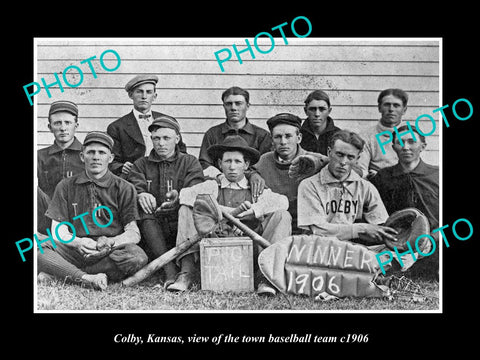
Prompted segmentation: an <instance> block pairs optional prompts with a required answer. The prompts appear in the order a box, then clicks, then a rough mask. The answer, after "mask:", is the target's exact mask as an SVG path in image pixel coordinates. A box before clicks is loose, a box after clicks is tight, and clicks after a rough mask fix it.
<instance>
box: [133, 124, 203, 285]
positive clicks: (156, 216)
mask: <svg viewBox="0 0 480 360" xmlns="http://www.w3.org/2000/svg"><path fill="white" fill-rule="evenodd" d="M148 131H150V133H151V141H152V143H153V149H152V150H151V152H150V154H149V155H148V156H146V157H142V158H140V159H138V160H136V161H135V162H134V163H133V166H132V168H131V170H130V173H129V174H128V178H127V180H128V181H129V182H131V183H132V184H133V185H135V189H136V190H137V193H138V204H139V205H140V211H139V212H140V219H141V220H140V222H139V227H140V231H141V234H142V238H143V241H142V243H141V244H142V246H144V247H145V250H146V253H147V254H148V255H149V258H150V260H153V259H156V258H157V257H159V256H160V255H162V254H163V253H165V252H166V251H167V250H168V249H170V248H172V247H173V246H175V239H176V237H177V221H178V192H179V191H180V190H181V189H182V188H184V187H190V186H193V185H196V184H198V183H201V182H203V180H204V179H203V170H202V167H201V165H200V162H199V161H198V160H197V159H196V158H195V157H194V156H193V155H189V154H185V153H183V152H181V151H180V149H179V147H178V143H179V141H180V126H179V124H178V122H177V120H176V119H175V118H173V117H171V116H168V115H162V116H159V117H157V118H155V119H154V120H153V122H152V124H151V125H150V126H149V127H148ZM169 196H170V198H168V197H169ZM143 242H145V244H143ZM163 269H164V271H165V275H166V276H165V285H168V284H169V283H171V282H173V281H174V280H175V275H176V268H175V264H174V263H173V262H170V263H168V264H167V265H165V266H164V267H163Z"/></svg>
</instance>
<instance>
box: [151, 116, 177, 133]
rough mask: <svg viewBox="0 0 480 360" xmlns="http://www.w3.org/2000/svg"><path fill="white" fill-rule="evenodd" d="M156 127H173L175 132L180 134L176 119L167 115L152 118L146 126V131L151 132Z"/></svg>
mask: <svg viewBox="0 0 480 360" xmlns="http://www.w3.org/2000/svg"><path fill="white" fill-rule="evenodd" d="M157 128H169V129H174V130H175V131H176V132H177V134H180V125H179V124H178V121H177V119H175V118H174V117H172V116H168V115H160V116H158V117H156V118H154V119H153V121H152V123H151V124H150V126H149V127H148V131H150V132H152V131H154V130H155V129H157Z"/></svg>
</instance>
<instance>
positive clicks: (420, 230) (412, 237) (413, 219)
mask: <svg viewBox="0 0 480 360" xmlns="http://www.w3.org/2000/svg"><path fill="white" fill-rule="evenodd" d="M384 225H385V226H388V227H391V228H393V229H395V230H397V231H398V235H397V236H396V238H397V241H391V240H385V244H386V245H387V247H388V248H390V249H392V250H393V248H394V247H396V248H397V249H398V250H399V251H406V250H408V245H407V242H408V243H409V244H410V247H411V248H412V249H415V241H416V240H417V238H418V237H419V236H420V235H424V234H430V224H429V223H428V219H427V217H426V216H425V215H424V214H423V213H422V212H421V211H420V210H418V209H416V208H406V209H402V210H399V211H396V212H394V213H393V214H392V215H390V217H389V218H388V219H387V221H386V222H385V224H384ZM429 245H430V241H429V240H428V239H427V238H422V239H421V240H420V241H419V242H418V248H419V249H420V250H421V251H422V252H426V251H425V250H426V247H428V246H429Z"/></svg>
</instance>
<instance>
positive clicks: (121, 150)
mask: <svg viewBox="0 0 480 360" xmlns="http://www.w3.org/2000/svg"><path fill="white" fill-rule="evenodd" d="M161 115H164V114H162V113H160V112H158V111H152V116H153V117H154V118H155V117H157V116H161ZM107 133H108V134H109V135H110V136H111V137H112V138H113V140H114V144H113V151H112V152H113V154H114V155H115V158H114V159H113V162H112V163H111V164H110V171H112V172H113V173H114V174H116V175H120V174H121V173H122V167H123V164H124V163H125V162H127V161H129V162H131V163H133V162H135V160H137V159H140V158H141V157H144V156H145V155H146V154H145V151H146V149H147V148H146V146H145V142H144V141H143V136H142V132H141V131H140V127H139V126H138V123H137V119H135V115H133V111H130V112H129V113H128V114H127V115H125V116H122V117H121V118H120V119H117V120H115V121H114V122H112V123H111V124H110V125H108V127H107ZM178 148H179V149H180V151H182V152H184V153H185V152H186V149H187V147H186V145H185V143H184V142H183V140H182V139H181V138H180V142H179V143H178Z"/></svg>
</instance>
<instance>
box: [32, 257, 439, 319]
mask: <svg viewBox="0 0 480 360" xmlns="http://www.w3.org/2000/svg"><path fill="white" fill-rule="evenodd" d="M419 265H420V264H419ZM404 275H405V278H406V279H407V278H408V279H411V280H412V281H413V282H414V283H415V284H416V285H417V286H419V288H421V289H422V293H423V295H424V299H423V301H416V300H415V299H413V298H412V297H410V296H409V297H394V299H393V300H389V299H387V298H344V299H339V300H330V301H314V300H313V299H312V298H309V297H304V296H297V295H290V294H289V295H286V296H283V295H277V296H275V297H268V298H265V297H260V296H258V295H256V294H255V293H232V292H225V293H214V292H210V291H204V290H200V289H199V286H198V285H195V286H194V287H193V289H192V290H189V291H187V292H185V293H182V294H178V293H171V292H168V291H165V290H164V289H163V286H161V279H160V276H159V275H154V276H152V277H151V278H150V279H147V280H146V281H144V282H142V283H140V284H139V285H137V286H134V287H131V288H127V287H124V286H122V285H120V284H111V285H109V286H108V288H107V289H106V290H104V291H97V290H93V289H91V288H88V287H84V286H79V285H77V284H69V283H67V282H65V281H59V280H54V281H53V282H50V283H40V284H38V288H37V304H38V305H37V308H38V310H42V311H43V310H47V311H48V310H54V311H57V310H60V311H63V310H83V311H124V310H126V311H142V310H147V311H159V312H161V311H168V310H173V311H179V310H187V311H230V310H233V311H235V310H239V311H248V310H255V311H272V310H273V311H282V310H287V311H335V310H340V311H341V310H354V311H377V310H379V311H382V310H391V311H404V310H406V311H425V310H438V309H439V283H438V281H437V280H436V279H435V276H432V274H428V273H427V274H425V272H424V271H423V272H422V270H421V269H420V272H419V271H415V272H411V271H410V272H407V273H406V274H404ZM417 300H418V299H417Z"/></svg>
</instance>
